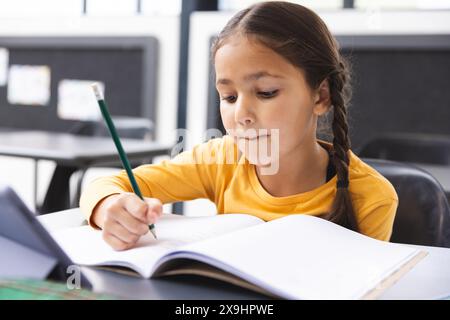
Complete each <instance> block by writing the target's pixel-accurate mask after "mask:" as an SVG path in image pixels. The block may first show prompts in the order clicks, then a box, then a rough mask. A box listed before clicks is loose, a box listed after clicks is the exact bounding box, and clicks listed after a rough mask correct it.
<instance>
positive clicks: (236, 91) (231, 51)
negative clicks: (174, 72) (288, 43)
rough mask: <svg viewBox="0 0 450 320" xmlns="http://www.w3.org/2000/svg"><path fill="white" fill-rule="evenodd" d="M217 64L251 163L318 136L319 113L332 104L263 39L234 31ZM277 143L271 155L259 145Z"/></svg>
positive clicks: (223, 106) (228, 115)
mask: <svg viewBox="0 0 450 320" xmlns="http://www.w3.org/2000/svg"><path fill="white" fill-rule="evenodd" d="M215 70H216V87H217V90H218V92H219V95H220V113H221V115H222V121H223V125H224V127H225V129H226V130H227V132H228V133H229V134H230V135H231V136H233V137H234V139H235V141H236V143H237V145H238V147H239V149H240V151H241V152H242V153H243V154H244V155H245V157H246V158H247V159H248V160H249V162H250V163H253V164H255V165H260V166H266V165H268V164H269V163H270V162H273V161H274V159H275V158H274V157H276V158H277V159H278V157H279V158H280V159H282V157H283V156H286V155H289V154H292V153H293V152H295V151H298V150H301V145H302V144H303V143H304V142H305V141H306V140H307V141H308V142H311V141H315V140H311V139H315V138H316V126H317V116H318V115H320V114H322V113H324V112H326V111H327V108H328V104H327V103H326V102H325V103H324V101H323V99H319V97H318V94H316V93H315V92H314V91H313V90H311V89H310V87H309V86H308V84H307V83H306V79H305V77H304V75H303V72H302V71H301V70H300V69H299V68H297V67H295V66H294V65H292V64H291V63H290V62H288V61H287V60H286V59H284V58H283V57H282V56H280V55H279V54H277V53H276V52H274V51H272V50H271V49H269V48H267V47H266V46H264V45H262V44H260V43H259V42H258V41H254V40H252V39H249V38H248V37H245V36H232V37H230V39H227V41H226V42H225V44H224V45H223V46H222V47H220V48H219V49H218V50H217V52H216V55H215ZM261 129H266V130H261ZM273 129H277V130H279V131H278V135H279V136H278V137H279V139H278V137H276V135H275V134H274V133H276V132H277V131H273ZM277 140H278V141H277ZM277 143H278V151H277V152H278V155H274V154H271V155H270V157H269V159H267V157H261V154H260V152H256V150H258V148H256V147H254V146H255V145H261V144H267V146H268V147H267V150H277V148H274V146H273V144H277ZM252 145H253V147H252ZM310 145H311V144H310ZM299 148H300V149H299ZM269 153H270V152H269Z"/></svg>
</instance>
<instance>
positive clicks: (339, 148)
mask: <svg viewBox="0 0 450 320" xmlns="http://www.w3.org/2000/svg"><path fill="white" fill-rule="evenodd" d="M348 82H349V73H348V69H347V67H346V65H345V63H344V62H343V61H341V62H339V68H337V70H336V71H335V72H333V73H332V74H331V75H330V76H329V77H328V83H329V87H330V95H331V103H332V105H333V109H334V110H333V113H334V114H333V124H332V129H333V152H332V161H333V164H334V166H335V168H336V174H337V180H338V182H337V191H336V197H335V199H334V202H333V205H332V208H331V211H330V212H329V214H328V215H326V216H325V218H326V219H328V220H330V221H332V222H335V223H338V224H340V225H342V226H345V227H347V228H349V229H351V230H354V231H358V224H357V221H356V217H355V213H354V210H353V205H352V201H351V196H350V192H349V190H348V186H349V174H348V167H349V165H350V162H349V157H348V151H349V149H350V139H349V137H348V124H347V109H346V105H347V100H348V99H349V96H350V89H349V85H348Z"/></svg>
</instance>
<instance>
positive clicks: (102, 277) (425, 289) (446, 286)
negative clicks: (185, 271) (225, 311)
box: [38, 209, 450, 300]
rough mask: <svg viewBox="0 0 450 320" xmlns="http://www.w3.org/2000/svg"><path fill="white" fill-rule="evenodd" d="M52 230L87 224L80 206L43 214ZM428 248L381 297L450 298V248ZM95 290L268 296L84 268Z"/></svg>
mask: <svg viewBox="0 0 450 320" xmlns="http://www.w3.org/2000/svg"><path fill="white" fill-rule="evenodd" d="M38 219H39V220H40V221H41V223H42V224H43V225H44V226H45V227H46V228H47V229H48V230H49V231H56V230H60V229H65V228H70V227H76V226H80V225H83V224H86V222H85V220H84V217H83V216H82V214H81V212H80V211H79V209H71V210H66V211H62V212H56V213H52V214H48V215H43V216H40V217H39V218H38ZM415 247H418V248H420V249H422V250H426V251H428V256H426V257H425V258H424V259H423V260H422V261H420V262H419V264H417V265H416V266H415V267H414V268H413V269H412V270H411V271H410V272H408V273H407V274H406V275H405V276H404V277H402V278H401V279H400V280H399V281H398V282H397V283H396V284H394V285H393V286H392V287H390V288H389V289H388V290H386V291H385V292H384V293H383V295H382V296H381V297H380V299H385V300H386V299H387V300H391V299H441V298H446V297H447V298H448V297H450V249H446V248H439V247H425V246H415ZM82 270H83V272H84V274H85V275H86V277H87V278H88V279H89V280H90V281H91V283H92V284H93V287H94V291H96V292H99V293H107V294H113V295H117V296H121V297H125V298H130V299H267V297H265V296H263V295H261V294H258V293H255V292H252V291H249V290H246V289H242V288H239V287H235V286H233V285H231V284H228V283H224V282H220V281H217V280H212V279H207V278H203V277H198V276H176V277H175V276H174V277H166V278H159V279H143V278H139V277H133V276H126V275H122V274H118V273H115V272H111V271H106V270H100V269H95V268H89V267H83V268H82Z"/></svg>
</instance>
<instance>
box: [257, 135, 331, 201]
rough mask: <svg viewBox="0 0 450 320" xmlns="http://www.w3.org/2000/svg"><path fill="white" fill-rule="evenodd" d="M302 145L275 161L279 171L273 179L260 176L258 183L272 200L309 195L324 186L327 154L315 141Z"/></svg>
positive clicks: (272, 176)
mask: <svg viewBox="0 0 450 320" xmlns="http://www.w3.org/2000/svg"><path fill="white" fill-rule="evenodd" d="M310 141H311V142H307V143H306V142H305V143H303V144H302V145H300V146H298V148H296V149H295V150H293V151H292V152H290V153H289V154H286V155H283V156H282V157H280V159H279V169H278V171H277V173H276V174H274V175H264V174H261V168H259V167H256V173H257V175H258V179H259V181H260V183H261V185H262V186H263V187H264V189H265V190H266V191H267V192H268V193H270V194H271V195H273V196H275V197H286V196H290V195H295V194H299V193H303V192H307V191H311V190H313V189H315V188H318V187H319V186H321V185H323V184H324V183H325V182H326V171H327V166H328V158H329V157H328V152H327V151H326V150H325V149H324V148H323V147H322V146H320V144H319V143H318V142H317V140H316V139H311V140H310Z"/></svg>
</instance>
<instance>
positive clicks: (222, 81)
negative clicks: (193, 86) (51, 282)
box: [216, 71, 283, 85]
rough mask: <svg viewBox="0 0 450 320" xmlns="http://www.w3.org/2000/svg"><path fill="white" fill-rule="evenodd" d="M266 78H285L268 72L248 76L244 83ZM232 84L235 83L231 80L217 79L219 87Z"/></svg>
mask: <svg viewBox="0 0 450 320" xmlns="http://www.w3.org/2000/svg"><path fill="white" fill-rule="evenodd" d="M264 77H271V78H283V76H280V75H276V74H272V73H269V72H267V71H258V72H255V73H251V74H248V75H246V76H245V77H244V81H245V82H249V81H256V80H259V79H261V78H264ZM231 83H233V81H231V80H230V79H224V78H220V79H217V81H216V85H219V84H224V85H227V84H231Z"/></svg>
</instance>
